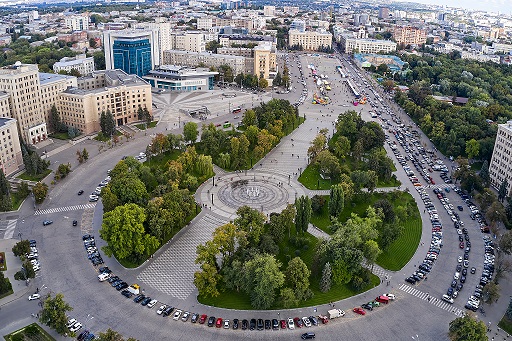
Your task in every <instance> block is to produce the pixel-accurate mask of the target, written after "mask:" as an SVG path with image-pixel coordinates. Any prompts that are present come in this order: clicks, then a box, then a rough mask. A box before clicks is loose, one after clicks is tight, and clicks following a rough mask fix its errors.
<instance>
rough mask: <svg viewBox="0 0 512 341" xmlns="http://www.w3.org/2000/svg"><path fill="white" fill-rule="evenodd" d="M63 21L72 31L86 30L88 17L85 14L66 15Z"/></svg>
mask: <svg viewBox="0 0 512 341" xmlns="http://www.w3.org/2000/svg"><path fill="white" fill-rule="evenodd" d="M64 23H65V25H66V27H67V28H69V29H70V30H73V31H87V30H88V29H89V17H88V16H87V15H73V16H69V17H66V18H65V19H64Z"/></svg>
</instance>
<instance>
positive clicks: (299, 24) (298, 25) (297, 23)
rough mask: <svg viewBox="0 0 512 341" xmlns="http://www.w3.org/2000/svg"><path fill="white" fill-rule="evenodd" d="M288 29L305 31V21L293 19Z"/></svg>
mask: <svg viewBox="0 0 512 341" xmlns="http://www.w3.org/2000/svg"><path fill="white" fill-rule="evenodd" d="M290 30H296V31H299V32H306V22H305V21H304V20H294V21H292V23H291V25H290Z"/></svg>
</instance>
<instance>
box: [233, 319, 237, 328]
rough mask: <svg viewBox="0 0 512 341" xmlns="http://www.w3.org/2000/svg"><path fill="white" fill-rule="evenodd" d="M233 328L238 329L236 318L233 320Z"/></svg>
mask: <svg viewBox="0 0 512 341" xmlns="http://www.w3.org/2000/svg"><path fill="white" fill-rule="evenodd" d="M233 329H238V319H234V320H233Z"/></svg>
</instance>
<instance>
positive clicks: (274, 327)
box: [272, 319, 279, 330]
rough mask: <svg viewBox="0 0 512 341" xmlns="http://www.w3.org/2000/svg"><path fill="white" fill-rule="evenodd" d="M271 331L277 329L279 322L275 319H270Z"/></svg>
mask: <svg viewBox="0 0 512 341" xmlns="http://www.w3.org/2000/svg"><path fill="white" fill-rule="evenodd" d="M272 329H274V330H277V329H279V321H278V320H277V319H272Z"/></svg>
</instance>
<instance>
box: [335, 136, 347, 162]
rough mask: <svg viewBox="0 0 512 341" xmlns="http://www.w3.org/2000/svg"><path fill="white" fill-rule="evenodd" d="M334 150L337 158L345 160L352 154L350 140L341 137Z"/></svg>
mask: <svg viewBox="0 0 512 341" xmlns="http://www.w3.org/2000/svg"><path fill="white" fill-rule="evenodd" d="M333 149H334V154H335V155H336V156H337V157H341V158H345V157H346V156H347V155H348V154H349V153H350V140H349V139H348V138H347V137H346V136H340V137H339V138H338V139H337V140H336V142H335V144H334V148H333Z"/></svg>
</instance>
